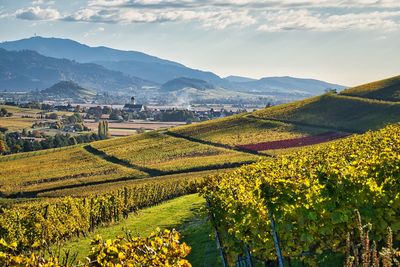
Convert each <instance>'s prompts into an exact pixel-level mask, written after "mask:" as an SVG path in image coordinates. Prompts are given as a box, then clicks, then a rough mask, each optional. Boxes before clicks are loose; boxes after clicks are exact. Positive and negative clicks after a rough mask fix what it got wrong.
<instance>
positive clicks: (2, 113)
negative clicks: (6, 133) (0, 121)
mask: <svg viewBox="0 0 400 267" xmlns="http://www.w3.org/2000/svg"><path fill="white" fill-rule="evenodd" d="M7 114H8V111H7V110H6V109H5V108H2V109H0V117H5V116H7Z"/></svg>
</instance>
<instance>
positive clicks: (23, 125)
mask: <svg viewBox="0 0 400 267" xmlns="http://www.w3.org/2000/svg"><path fill="white" fill-rule="evenodd" d="M39 121H40V120H37V119H35V118H20V117H15V116H12V117H3V118H0V127H3V128H7V129H8V130H9V131H21V130H23V129H31V128H32V124H34V123H35V122H39Z"/></svg>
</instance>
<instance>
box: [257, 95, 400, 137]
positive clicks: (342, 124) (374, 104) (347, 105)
mask: <svg viewBox="0 0 400 267" xmlns="http://www.w3.org/2000/svg"><path fill="white" fill-rule="evenodd" d="M253 115H254V116H256V117H259V118H267V119H268V118H271V119H278V120H285V121H290V122H295V123H306V124H313V125H319V126H326V127H332V128H336V129H338V130H349V131H359V132H364V131H367V130H375V129H379V128H382V127H384V126H385V125H387V124H389V123H394V122H398V121H399V120H400V103H396V102H385V101H379V100H371V99H363V98H358V97H350V96H344V95H336V94H325V95H322V96H319V97H314V98H309V99H306V100H303V101H297V102H293V103H289V104H285V105H279V106H274V107H271V108H267V109H263V110H259V111H256V112H254V113H253Z"/></svg>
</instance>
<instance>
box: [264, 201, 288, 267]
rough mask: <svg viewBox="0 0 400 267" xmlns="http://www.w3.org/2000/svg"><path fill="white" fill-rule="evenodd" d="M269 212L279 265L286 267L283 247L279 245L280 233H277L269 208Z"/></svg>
mask: <svg viewBox="0 0 400 267" xmlns="http://www.w3.org/2000/svg"><path fill="white" fill-rule="evenodd" d="M267 210H268V216H269V221H270V223H271V230H272V236H273V238H274V245H275V250H276V256H277V257H278V264H279V267H283V266H284V265H283V257H282V251H281V247H280V245H279V238H278V233H277V232H276V229H275V221H274V217H273V215H272V212H271V211H270V209H268V208H267Z"/></svg>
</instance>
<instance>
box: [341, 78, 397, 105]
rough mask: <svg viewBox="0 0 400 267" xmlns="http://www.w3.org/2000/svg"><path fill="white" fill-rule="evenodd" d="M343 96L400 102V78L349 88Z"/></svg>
mask: <svg viewBox="0 0 400 267" xmlns="http://www.w3.org/2000/svg"><path fill="white" fill-rule="evenodd" d="M341 94H342V95H349V96H359V97H365V98H371V99H378V100H387V101H400V76H396V77H392V78H389V79H384V80H380V81H376V82H372V83H367V84H363V85H360V86H356V87H353V88H349V89H346V90H344V91H343V92H341Z"/></svg>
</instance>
